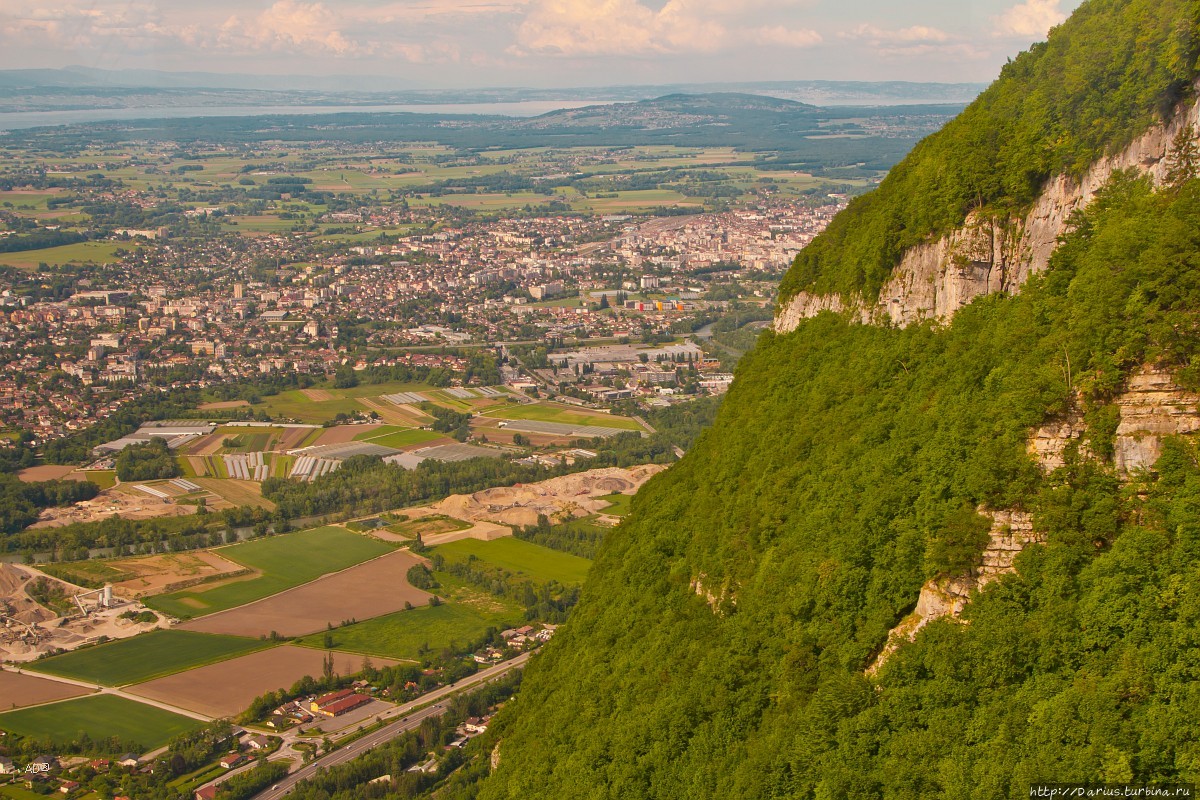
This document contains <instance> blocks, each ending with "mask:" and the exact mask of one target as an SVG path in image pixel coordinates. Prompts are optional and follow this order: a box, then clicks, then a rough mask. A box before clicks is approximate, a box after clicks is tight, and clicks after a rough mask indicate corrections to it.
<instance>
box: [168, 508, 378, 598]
mask: <svg viewBox="0 0 1200 800" xmlns="http://www.w3.org/2000/svg"><path fill="white" fill-rule="evenodd" d="M391 550H392V548H391V546H389V545H387V544H384V543H383V542H380V541H379V540H377V539H370V538H367V537H366V536H360V535H358V534H355V533H351V532H350V531H347V530H346V529H344V528H336V527H324V528H315V529H313V530H308V531H300V532H298V533H290V534H286V535H280V536H274V537H267V538H263V539H256V540H253V541H249V542H243V543H241V544H236V545H231V546H229V547H224V548H220V549H218V550H217V551H216V552H218V553H220V554H221V556H222V557H224V558H227V559H229V560H230V561H234V562H236V563H239V564H242V565H243V566H246V567H249V568H250V569H253V570H255V571H256V572H257V574H256V575H255V576H253V577H249V578H246V579H233V580H232V581H230V582H226V583H220V584H216V585H211V586H200V587H197V588H195V589H186V590H183V591H179V592H173V593H171V594H164V595H159V596H157V597H151V598H148V599H147V600H146V604H147V605H149V606H150V607H151V608H154V609H155V610H157V611H162V612H164V613H166V614H170V615H172V616H175V617H179V618H181V619H187V618H190V617H196V616H202V615H204V614H212V613H214V612H217V611H223V610H225V609H229V608H233V607H234V606H240V605H243V604H245V603H250V602H253V601H255V600H260V599H262V598H264V597H269V596H271V595H273V594H277V593H278V592H282V591H284V590H286V589H291V588H292V587H294V586H299V585H300V584H302V583H307V582H308V581H311V580H314V579H316V578H319V577H320V576H322V575H325V574H328V573H330V572H336V571H338V570H341V569H346V568H347V567H352V566H354V565H355V564H359V563H362V562H363V561H367V560H369V559H371V558H375V557H378V556H381V555H384V554H385V553H389V552H391Z"/></svg>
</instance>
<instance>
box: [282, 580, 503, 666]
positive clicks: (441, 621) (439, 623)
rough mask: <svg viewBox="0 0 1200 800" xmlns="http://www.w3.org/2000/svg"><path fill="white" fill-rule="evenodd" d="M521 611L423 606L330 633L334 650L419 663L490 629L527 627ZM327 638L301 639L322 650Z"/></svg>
mask: <svg viewBox="0 0 1200 800" xmlns="http://www.w3.org/2000/svg"><path fill="white" fill-rule="evenodd" d="M439 577H440V576H439ZM522 619H523V615H522V613H521V612H520V611H519V610H515V609H506V610H504V611H500V612H495V613H488V612H484V611H480V610H478V609H475V608H472V607H470V606H467V605H464V604H461V603H452V602H446V603H442V604H441V605H440V606H428V605H426V606H423V607H420V608H414V609H412V610H411V611H400V612H397V613H395V614H388V615H387V616H384V617H379V618H377V619H372V620H368V621H367V622H360V623H358V624H356V625H347V626H346V627H344V628H338V629H337V630H334V631H331V632H330V635H331V636H332V637H333V646H334V648H335V649H339V650H345V651H348V652H352V653H362V654H366V655H370V656H371V657H372V659H373V660H374V659H375V657H377V656H385V657H388V658H399V659H419V658H421V657H422V655H423V653H424V652H425V650H426V649H431V650H435V651H436V650H440V649H442V648H445V647H448V646H449V645H450V643H451V642H454V643H457V644H460V645H461V644H464V643H466V642H468V641H471V640H475V639H479V638H480V637H481V636H482V635H483V634H484V633H485V632H486V631H487V629H488V628H500V627H508V626H510V625H516V624H524V623H523V622H521V620H522ZM323 639H324V634H314V635H312V636H310V637H307V638H306V639H301V640H300V642H301V643H302V644H311V645H313V646H319V645H321V644H322V643H323Z"/></svg>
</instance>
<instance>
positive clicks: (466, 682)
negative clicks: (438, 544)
mask: <svg viewBox="0 0 1200 800" xmlns="http://www.w3.org/2000/svg"><path fill="white" fill-rule="evenodd" d="M531 655H533V654H532V653H522V654H521V655H519V656H517V657H516V658H513V659H509V660H508V661H505V662H502V663H500V664H496V665H495V666H492V667H488V668H487V669H482V670H480V671H479V672H476V673H475V674H474V675H471V676H470V677H468V678H463V679H462V680H461V681H459V682H458V683H453V684H451V685H449V686H444V687H442V688H441V689H437V690H434V691H432V692H429V693H428V694H426V695H424V696H422V697H420V698H419V699H417V700H414V701H412V702H411V703H406V704H405V705H402V706H397V707H396V708H394V709H392V710H390V711H388V712H386V713H385V714H384V715H383V716H384V717H385V718H391V717H397V716H399V717H400V719H399V720H397V721H396V722H393V723H391V724H390V725H385V726H384V727H382V728H380V729H379V730H377V731H372V732H371V733H368V734H366V735H365V736H362V737H361V738H358V739H355V740H354V741H353V742H351V743H350V744H348V745H346V746H345V747H339V748H338V749H336V750H334V751H333V752H331V753H327V754H325V755H323V756H321V757H320V758H317V759H315V760H314V761H312V762H311V763H308V764H305V765H304V766H302V767H300V768H299V769H297V770H296V771H295V772H292V773H290V774H289V775H288V776H287V777H286V778H284V779H283V780H281V781H279V783H277V784H275V785H274V786H272V787H271V788H270V789H264V790H263V791H261V792H259V793H258V794H256V795H255V796H254V798H253V800H278V799H279V798H281V797H283V796H284V795H286V794H287V793H288V792H290V791H291V790H292V789H293V788H295V786H296V784H297V783H299V782H300V781H303V780H307V779H308V778H311V777H312V776H313V775H315V774H316V773H317V770H319V769H328V768H329V767H335V766H337V765H338V764H345V763H346V762H347V761H350V760H352V759H354V758H357V757H358V756H360V755H362V754H363V753H365V752H367V751H368V750H371V749H373V748H375V747H378V746H379V745H381V744H384V743H385V742H390V741H391V740H392V739H395V738H396V737H397V736H399V735H400V734H402V733H407V732H408V731H411V730H414V729H416V728H418V727H420V725H421V722H422V721H424V720H426V719H428V718H429V717H437V716H441V715H442V714H443V713H445V711H446V709H447V707H448V704H446V703H443V702H440V701H442V700H443V699H444V698H447V697H449V696H450V695H454V694H458V693H459V692H462V691H464V690H466V689H470V688H472V687H474V686H478V685H479V684H482V683H487V682H488V681H491V680H494V679H496V678H498V677H500V676H501V675H504V674H505V673H507V672H509V671H510V670H514V669H519V668H520V667H523V666H524V665H525V662H526V661H528V660H529V657H530V656H531ZM431 700H432V701H439V702H435V703H434V704H433V705H431V706H427V707H425V708H422V709H420V710H419V711H411V710H410V709H411V708H413V706H417V705H422V704H424V703H428V702H430V701H431Z"/></svg>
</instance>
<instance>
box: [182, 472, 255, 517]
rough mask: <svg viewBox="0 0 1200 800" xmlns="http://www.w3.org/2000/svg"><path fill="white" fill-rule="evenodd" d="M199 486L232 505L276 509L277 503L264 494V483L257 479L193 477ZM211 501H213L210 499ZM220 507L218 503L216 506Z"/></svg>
mask: <svg viewBox="0 0 1200 800" xmlns="http://www.w3.org/2000/svg"><path fill="white" fill-rule="evenodd" d="M192 481H193V482H194V483H196V484H197V485H198V486H203V487H204V488H205V489H207V490H208V491H210V492H212V493H213V494H215V495H216V496H217V497H219V498H220V499H221V500H224V501H225V502H226V503H229V505H231V506H257V507H258V508H265V509H266V510H267V511H274V510H275V504H274V503H272V502H271V501H270V500H268V499H267V498H265V497H263V496H262V484H261V483H256V482H255V481H239V480H235V479H233V478H226V479H217V478H192ZM210 503H211V501H210ZM215 507H217V508H219V507H220V505H219V504H218V505H217V506H215Z"/></svg>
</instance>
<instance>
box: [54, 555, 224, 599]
mask: <svg viewBox="0 0 1200 800" xmlns="http://www.w3.org/2000/svg"><path fill="white" fill-rule="evenodd" d="M76 564H78V565H79V566H80V567H91V566H92V565H95V566H96V567H100V568H103V569H106V570H107V571H108V573H107V574H103V573H101V574H97V575H94V576H86V575H85V576H86V577H91V578H92V579H93V580H96V579H100V580H105V581H108V582H110V583H112V584H113V589H114V590H115V591H116V592H117V593H118V594H120V595H122V596H132V597H141V596H143V595H148V594H161V593H162V592H166V591H171V590H172V589H179V588H181V586H180V584H182V583H184V582H195V583H200V582H208V581H209V580H219V579H220V578H221V576H229V577H232V576H233V575H234V574H236V573H240V572H244V571H245V570H246V568H245V567H243V566H242V565H241V564H237V563H235V562H233V561H230V560H228V559H226V558H222V557H221V556H219V555H218V554H217V553H215V552H213V551H210V550H195V551H192V552H184V553H163V554H162V555H156V556H137V557H135V558H124V559H120V560H118V561H103V562H101V561H80V562H67V563H65V564H60V565H58V567H59V569H63V570H69V569H72V568H74V567H75V566H76Z"/></svg>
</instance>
